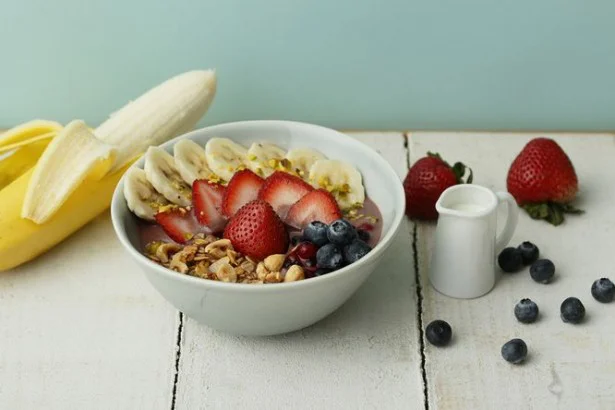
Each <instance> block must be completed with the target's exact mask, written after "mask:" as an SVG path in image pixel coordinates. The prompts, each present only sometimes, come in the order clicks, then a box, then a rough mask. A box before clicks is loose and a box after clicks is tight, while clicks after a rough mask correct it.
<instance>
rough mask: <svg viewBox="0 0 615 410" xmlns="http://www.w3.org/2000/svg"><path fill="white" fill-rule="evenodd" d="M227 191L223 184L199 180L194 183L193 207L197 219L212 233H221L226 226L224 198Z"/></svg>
mask: <svg viewBox="0 0 615 410" xmlns="http://www.w3.org/2000/svg"><path fill="white" fill-rule="evenodd" d="M224 193H225V189H224V186H223V185H221V184H217V183H215V182H209V181H207V180H205V179H197V180H195V181H194V182H193V183H192V205H193V206H194V214H195V216H196V219H197V220H198V221H199V222H200V223H201V224H202V225H205V226H206V227H208V228H209V229H210V230H211V231H212V232H214V233H216V232H221V231H222V230H223V229H224V226H225V225H226V218H225V217H224V215H222V198H223V196H224Z"/></svg>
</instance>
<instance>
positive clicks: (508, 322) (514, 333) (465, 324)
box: [410, 132, 615, 409]
mask: <svg viewBox="0 0 615 410" xmlns="http://www.w3.org/2000/svg"><path fill="white" fill-rule="evenodd" d="M537 135H547V136H551V137H554V138H555V139H556V140H557V141H559V142H560V144H561V146H562V147H563V148H564V150H565V151H566V152H567V153H568V154H569V155H570V157H571V159H572V161H573V163H574V164H575V167H576V170H577V173H578V176H579V180H580V186H581V191H582V193H581V197H580V201H579V202H578V205H579V206H581V207H582V208H584V209H585V210H586V211H587V213H586V214H585V215H583V216H579V217H574V216H573V217H569V218H568V220H567V222H566V223H565V225H562V226H559V227H552V226H550V225H548V224H546V223H544V222H539V221H533V220H531V219H530V218H528V217H527V216H526V215H525V214H522V215H521V217H520V222H519V225H518V228H517V231H516V234H515V236H514V238H513V240H512V242H511V243H512V244H515V245H516V244H518V243H520V242H521V241H523V240H531V241H532V242H534V243H536V244H537V245H538V246H539V248H540V250H541V253H542V255H543V256H544V257H548V258H550V259H552V260H553V262H554V263H555V265H556V267H557V271H556V280H555V281H554V282H553V283H552V284H549V285H542V284H537V283H535V282H533V281H532V280H531V279H530V277H529V273H528V270H524V271H523V272H520V273H517V274H511V275H504V276H502V278H501V280H500V281H499V282H498V284H497V285H496V287H495V289H494V290H493V291H492V292H491V293H489V294H488V295H486V296H484V297H482V298H479V299H475V300H455V299H451V298H448V297H446V296H443V295H441V294H439V293H437V292H435V291H434V290H433V288H432V287H431V286H430V285H429V283H428V280H427V269H428V261H429V257H430V248H431V246H432V237H433V233H434V224H420V225H419V231H418V237H419V243H418V251H419V252H418V254H419V255H418V262H419V269H420V278H421V285H422V296H423V298H424V300H423V305H422V306H423V315H424V316H423V321H424V323H425V324H427V323H429V322H430V321H431V320H433V319H444V320H447V321H448V322H449V323H451V325H452V327H453V332H454V343H453V345H452V346H449V347H447V348H434V347H432V346H430V345H427V346H426V351H425V353H426V373H427V384H428V397H429V404H430V406H429V408H430V409H465V408H472V409H494V408H498V409H503V408H506V409H509V408H510V409H519V408H535V409H554V408H561V409H580V408H588V409H613V408H615V384H614V383H613V374H615V348H614V347H613V346H614V345H613V343H612V341H613V339H614V338H615V328H614V327H613V309H614V308H615V306H609V305H602V304H599V303H598V302H596V301H595V300H593V298H592V297H591V294H590V286H591V284H592V282H593V281H594V280H595V279H597V278H599V277H601V276H605V275H606V276H610V277H611V278H612V279H615V273H614V272H613V268H612V266H613V264H612V261H611V258H610V257H609V255H611V254H612V248H613V231H614V229H615V213H614V212H613V204H614V203H615V186H613V175H615V162H614V161H613V158H615V144H614V138H613V136H612V135H610V134H604V135H597V134H593V135H584V134H578V135H575V134H566V135H565V136H560V135H554V134H553V135H550V134H491V133H438V132H432V133H430V132H425V133H414V134H412V135H411V144H410V147H411V159H412V161H414V160H416V159H417V158H420V157H421V156H423V155H425V153H426V152H427V151H436V152H439V153H441V154H442V155H443V157H444V158H445V159H447V160H448V161H458V160H459V161H463V162H465V163H466V164H468V165H470V166H471V167H472V168H473V169H474V171H475V182H476V183H478V184H482V185H486V186H488V187H490V188H492V189H495V190H505V188H506V183H505V178H506V173H507V171H508V167H509V164H510V163H511V161H512V160H513V158H514V157H515V156H516V154H517V153H518V152H519V151H520V150H521V148H522V147H523V145H524V144H525V143H526V142H527V141H528V140H529V139H531V138H532V137H535V136H537ZM568 296H576V297H579V298H580V299H581V300H582V301H583V303H584V304H585V307H586V309H587V321H586V322H585V323H583V324H580V325H576V326H575V325H570V324H565V323H563V322H562V321H561V319H560V317H559V306H560V304H561V302H562V301H563V300H564V299H565V298H566V297H568ZM524 297H529V298H531V299H532V300H534V301H535V302H536V303H537V304H538V305H539V308H540V311H541V317H540V319H539V321H538V322H537V323H535V324H532V325H523V324H520V323H518V322H517V321H516V319H515V317H514V315H513V307H514V305H515V303H516V302H517V301H518V300H519V299H521V298H524ZM514 337H520V338H522V339H524V340H525V341H526V342H527V344H528V347H529V351H530V355H529V357H528V360H527V362H526V363H525V364H523V365H521V366H518V367H515V366H513V365H510V364H508V363H506V362H505V361H504V360H503V359H502V358H501V356H500V348H501V346H502V344H503V343H505V342H506V341H508V340H509V339H511V338H514Z"/></svg>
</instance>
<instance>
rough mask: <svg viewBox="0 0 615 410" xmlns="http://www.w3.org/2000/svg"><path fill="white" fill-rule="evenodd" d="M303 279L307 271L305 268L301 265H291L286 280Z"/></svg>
mask: <svg viewBox="0 0 615 410" xmlns="http://www.w3.org/2000/svg"><path fill="white" fill-rule="evenodd" d="M303 279H305V272H303V268H302V267H301V266H299V265H291V267H290V268H288V270H287V271H286V275H285V276H284V282H296V281H298V280H303Z"/></svg>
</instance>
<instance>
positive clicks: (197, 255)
mask: <svg viewBox="0 0 615 410" xmlns="http://www.w3.org/2000/svg"><path fill="white" fill-rule="evenodd" d="M145 254H146V256H147V257H148V258H149V259H151V260H153V261H154V262H156V263H158V264H160V265H162V266H164V267H165V268H168V269H171V270H173V271H175V272H178V273H181V274H185V275H189V276H194V277H197V278H202V279H209V280H215V281H219V282H229V283H258V284H262V283H281V282H293V281H297V280H302V279H304V278H305V275H304V272H303V269H302V268H301V267H300V266H298V265H292V266H290V267H289V268H288V270H285V269H283V264H284V260H285V255H284V254H276V255H270V256H268V257H267V258H265V259H264V260H263V261H255V260H254V259H252V258H250V257H249V256H245V255H242V254H241V253H239V252H237V251H236V250H235V249H234V248H233V245H232V244H231V241H229V240H228V239H220V238H217V237H215V236H213V235H207V236H205V235H203V234H197V235H195V237H194V238H193V240H192V242H191V243H190V244H186V245H179V244H176V243H169V242H162V241H155V242H151V243H149V244H147V246H146V247H145Z"/></svg>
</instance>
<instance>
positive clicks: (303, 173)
mask: <svg viewBox="0 0 615 410" xmlns="http://www.w3.org/2000/svg"><path fill="white" fill-rule="evenodd" d="M286 159H287V160H289V161H290V166H291V168H292V170H293V171H295V172H296V173H298V174H299V176H300V177H301V178H303V179H308V176H309V174H310V168H312V165H314V163H315V162H316V161H318V160H319V159H327V157H325V156H324V155H323V154H322V153H320V152H318V151H316V150H315V149H311V148H295V149H291V150H290V151H288V153H287V154H286Z"/></svg>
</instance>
